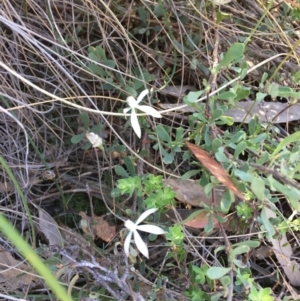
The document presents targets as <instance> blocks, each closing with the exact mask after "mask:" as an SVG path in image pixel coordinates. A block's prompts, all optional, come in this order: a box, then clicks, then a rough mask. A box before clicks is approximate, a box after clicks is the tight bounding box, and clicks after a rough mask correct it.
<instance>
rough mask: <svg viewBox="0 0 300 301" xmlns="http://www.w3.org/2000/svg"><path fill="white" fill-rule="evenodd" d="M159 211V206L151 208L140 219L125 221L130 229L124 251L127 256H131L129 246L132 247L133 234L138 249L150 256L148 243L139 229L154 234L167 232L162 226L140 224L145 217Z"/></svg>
mask: <svg viewBox="0 0 300 301" xmlns="http://www.w3.org/2000/svg"><path fill="white" fill-rule="evenodd" d="M156 211H157V208H153V209H149V210H147V211H145V212H144V213H143V214H142V215H141V216H140V217H139V218H138V220H137V221H136V222H135V223H133V222H132V221H131V220H127V221H126V222H125V227H126V228H127V229H128V230H129V233H128V234H127V236H126V239H125V242H124V251H125V254H126V256H127V257H128V256H129V247H130V241H131V238H132V234H133V236H134V242H135V244H136V246H137V248H138V250H139V251H140V252H141V253H142V254H143V255H144V256H145V257H147V258H149V251H148V247H147V245H146V244H145V243H144V242H143V240H142V238H141V236H140V234H139V233H138V230H140V231H143V232H147V233H152V234H156V235H159V234H165V233H166V231H164V230H163V229H162V228H160V227H158V226H154V225H139V224H140V223H141V222H142V221H143V220H144V219H146V218H147V217H148V216H149V215H150V214H152V213H154V212H156Z"/></svg>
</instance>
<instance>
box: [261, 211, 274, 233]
mask: <svg viewBox="0 0 300 301" xmlns="http://www.w3.org/2000/svg"><path fill="white" fill-rule="evenodd" d="M260 217H261V221H262V223H263V225H264V226H265V228H266V230H267V232H268V236H269V237H272V236H273V235H274V234H275V233H276V231H275V228H274V226H273V225H272V224H271V222H270V221H269V219H268V217H267V213H266V208H265V207H263V208H262V210H261V214H260Z"/></svg>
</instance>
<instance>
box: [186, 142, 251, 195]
mask: <svg viewBox="0 0 300 301" xmlns="http://www.w3.org/2000/svg"><path fill="white" fill-rule="evenodd" d="M186 145H187V147H188V148H189V149H190V151H191V152H192V153H193V154H194V155H195V156H196V158H197V159H198V160H199V161H200V162H201V164H202V165H203V166H204V167H205V168H206V169H207V170H208V171H209V172H210V173H211V174H212V175H214V176H215V177H216V178H217V179H218V180H219V181H220V182H221V183H222V184H223V185H225V186H226V187H227V188H228V189H230V190H231V191H232V192H233V193H235V195H236V196H238V197H239V198H240V199H242V200H245V197H244V196H243V194H242V193H241V192H240V191H239V190H238V188H237V187H236V185H235V184H234V183H233V181H232V180H231V178H230V176H229V174H228V173H227V171H226V170H225V169H224V168H223V167H222V166H221V165H220V164H219V163H218V162H217V161H216V160H215V159H213V158H212V157H211V156H210V155H209V154H208V153H207V152H206V151H204V150H203V149H201V148H200V147H199V146H197V145H194V144H192V143H188V142H187V143H186Z"/></svg>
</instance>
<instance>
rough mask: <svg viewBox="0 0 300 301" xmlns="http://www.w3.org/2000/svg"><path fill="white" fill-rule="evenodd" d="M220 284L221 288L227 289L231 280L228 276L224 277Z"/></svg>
mask: <svg viewBox="0 0 300 301" xmlns="http://www.w3.org/2000/svg"><path fill="white" fill-rule="evenodd" d="M220 281H221V283H222V286H223V287H225V288H227V287H228V285H229V284H230V283H231V278H230V277H229V276H227V275H226V276H224V277H222V278H221V279H220Z"/></svg>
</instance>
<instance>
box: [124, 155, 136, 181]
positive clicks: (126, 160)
mask: <svg viewBox="0 0 300 301" xmlns="http://www.w3.org/2000/svg"><path fill="white" fill-rule="evenodd" d="M124 164H125V166H126V168H127V170H128V172H129V174H130V176H131V177H133V176H135V175H136V172H135V166H134V163H133V161H132V159H131V158H130V157H125V158H124Z"/></svg>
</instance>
